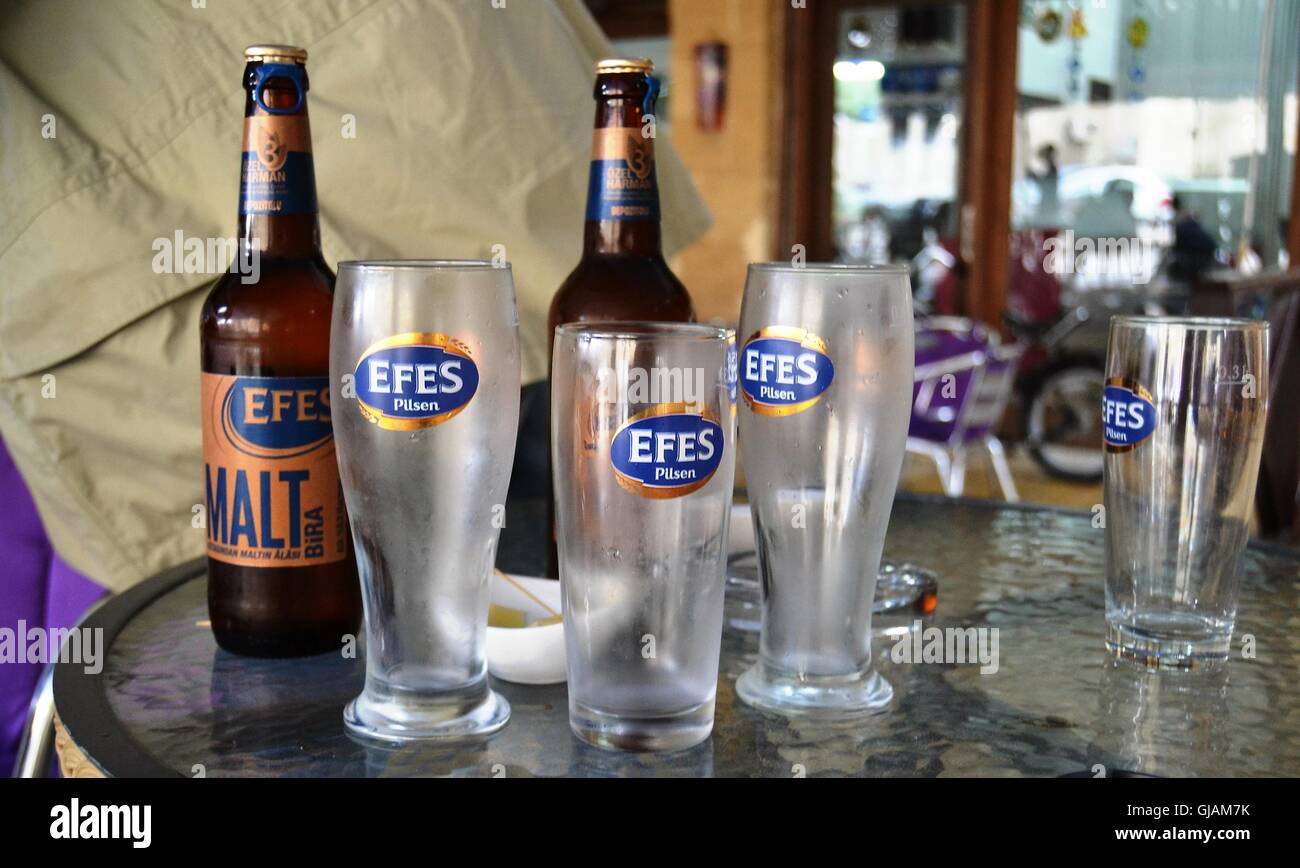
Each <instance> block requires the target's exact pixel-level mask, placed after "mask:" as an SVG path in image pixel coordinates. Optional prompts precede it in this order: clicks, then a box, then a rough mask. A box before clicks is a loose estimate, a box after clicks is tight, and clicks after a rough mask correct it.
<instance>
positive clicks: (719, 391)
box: [551, 323, 736, 750]
mask: <svg viewBox="0 0 1300 868" xmlns="http://www.w3.org/2000/svg"><path fill="white" fill-rule="evenodd" d="M727 355H728V353H727V332H726V331H725V330H723V329H720V328H712V327H709V326H703V325H684V324H673V323H569V324H566V325H561V326H560V327H559V328H557V329H556V330H555V353H554V366H553V374H552V377H551V382H552V392H551V431H552V438H551V443H552V455H553V457H554V462H555V465H554V466H555V500H556V503H557V505H558V507H559V509H558V512H557V517H558V523H557V525H556V527H557V528H558V531H559V547H560V582H561V586H562V588H563V596H564V640H565V646H566V648H567V652H568V663H569V726H570V728H571V729H572V730H573V732H574V734H576V735H577V736H578V738H580V739H582V740H583V741H586V742H589V743H591V744H594V745H597V746H599V747H605V748H612V749H619V750H680V749H682V748H686V747H690V746H691V745H694V744H697V743H698V742H701V741H703V740H704V739H707V738H708V737H709V733H710V732H711V731H712V729H713V703H714V694H715V692H716V689H717V684H718V652H719V650H720V647H721V644H722V594H723V583H724V581H725V566H726V556H727V546H726V541H727V522H728V520H729V518H730V515H731V491H732V482H733V479H734V477H735V461H736V459H735V454H736V453H735V449H734V445H735V444H734V442H733V441H734V439H735V437H734V431H735V424H734V422H733V421H732V418H731V399H730V395H729V389H728V381H727V380H728V378H727Z"/></svg>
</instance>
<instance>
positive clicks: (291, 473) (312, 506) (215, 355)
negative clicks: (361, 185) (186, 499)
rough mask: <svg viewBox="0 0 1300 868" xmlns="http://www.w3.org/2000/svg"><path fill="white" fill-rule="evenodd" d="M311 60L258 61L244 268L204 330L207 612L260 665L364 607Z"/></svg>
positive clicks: (345, 627) (349, 627)
mask: <svg viewBox="0 0 1300 868" xmlns="http://www.w3.org/2000/svg"><path fill="white" fill-rule="evenodd" d="M306 59H307V52H306V51H303V50H302V49H300V48H293V47H291V46H286V45H260V46H253V47H251V48H249V49H248V50H247V51H246V52H245V61H246V65H245V67H244V88H245V90H246V91H247V98H246V100H245V106H244V145H243V154H242V159H241V176H240V191H239V258H238V260H237V262H236V264H235V266H234V267H232V269H231V270H230V271H228V272H227V273H226V274H224V275H222V276H221V277H220V278H219V279H218V280H217V282H216V284H215V285H214V286H213V288H212V290H211V292H210V293H209V294H208V297H207V301H206V302H205V303H204V306H203V315H202V323H201V340H202V361H203V374H202V381H203V385H202V389H203V408H202V409H203V484H204V498H205V501H204V505H205V508H206V521H207V544H208V612H209V615H210V617H211V620H212V632H213V633H214V634H215V635H216V639H217V643H218V644H219V645H220V646H221V647H222V648H225V649H226V650H227V651H232V652H234V653H237V654H246V655H251V656H256V657H292V656H298V655H304V654H316V653H320V652H324V651H329V650H333V649H338V648H340V647H341V643H342V641H343V637H344V635H345V634H353V635H355V634H356V631H357V628H358V626H359V624H360V618H361V597H360V589H359V586H358V582H357V573H356V560H355V557H354V555H353V552H352V545H351V540H350V539H349V532H348V522H347V513H346V510H345V507H344V503H343V491H342V488H341V486H340V485H339V473H338V464H337V461H336V459H335V455H334V436H333V432H332V429H331V425H330V404H329V396H330V390H329V341H330V314H331V304H332V302H333V294H334V273H333V272H332V271H330V269H329V267H328V266H327V265H326V264H325V259H324V257H323V256H322V255H321V248H320V223H319V219H318V217H317V209H316V179H315V170H314V168H313V164H312V152H311V130H310V128H309V126H308V122H307V70H306V67H305V63H306Z"/></svg>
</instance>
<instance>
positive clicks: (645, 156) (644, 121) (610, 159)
mask: <svg viewBox="0 0 1300 868" xmlns="http://www.w3.org/2000/svg"><path fill="white" fill-rule="evenodd" d="M654 145H655V141H654V120H653V118H647V116H646V114H645V112H644V105H643V103H642V102H641V101H640V100H637V99H633V98H627V97H614V98H600V97H599V96H598V98H597V102H596V123H595V132H594V134H593V136H592V153H591V175H590V181H589V183H588V188H587V222H586V225H585V227H584V229H583V244H582V252H583V255H584V256H589V255H600V256H630V257H654V258H660V257H662V256H663V247H662V241H661V238H660V232H659V184H658V181H657V179H656V174H655V151H654Z"/></svg>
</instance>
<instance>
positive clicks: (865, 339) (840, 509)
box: [736, 264, 913, 717]
mask: <svg viewBox="0 0 1300 868" xmlns="http://www.w3.org/2000/svg"><path fill="white" fill-rule="evenodd" d="M739 336H740V339H741V348H740V357H739V366H740V369H739V376H740V394H741V397H742V399H743V403H744V406H743V407H742V408H741V410H740V420H739V421H740V443H741V451H742V452H743V455H742V460H743V461H744V464H745V476H746V479H747V483H748V488H749V498H750V503H751V505H752V508H753V513H754V532H755V537H756V541H757V543H758V559H759V573H760V578H761V580H762V589H763V626H762V633H761V636H760V640H759V645H760V655H759V660H758V662H757V663H756V664H755V665H754V667H753V668H751V669H749V670H748V671H747V672H745V673H744V674H743V675H742V676H741V677H740V679H739V681H738V682H737V684H736V691H737V693H738V694H739V696H740V698H741V699H743V700H744V701H745V702H748V703H749V704H751V705H754V706H757V707H759V708H764V709H767V710H770V711H776V712H779V713H784V714H805V713H808V714H817V715H819V716H822V717H838V716H856V715H859V714H864V713H872V712H876V711H881V710H884V708H886V707H887V706H888V704H889V702H890V699H891V698H892V696H893V688H891V687H890V686H889V683H888V682H886V681H885V680H884V679H883V678H881V677H880V675H879V674H878V673H877V672H876V671H875V670H874V669H873V667H872V664H871V605H872V598H873V596H874V594H875V585H876V574H877V572H878V570H879V568H880V555H881V550H882V549H883V547H884V541H885V529H886V527H887V526H888V524H889V513H890V510H891V508H892V506H893V502H894V492H895V489H896V487H897V485H898V476H899V473H900V472H901V471H902V466H903V455H904V447H905V445H906V442H907V428H908V420H909V411H910V407H911V402H912V365H913V357H912V353H913V350H912V344H913V335H912V291H911V287H910V285H909V283H908V277H907V271H906V270H905V269H903V268H892V267H883V266H840V265H814V264H809V265H805V266H792V265H784V264H756V265H751V266H750V267H749V277H748V279H747V280H746V281H745V299H744V306H743V309H742V311H741V314H740V329H739Z"/></svg>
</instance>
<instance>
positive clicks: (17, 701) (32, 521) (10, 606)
mask: <svg viewBox="0 0 1300 868" xmlns="http://www.w3.org/2000/svg"><path fill="white" fill-rule="evenodd" d="M104 594H105V591H104V589H103V588H102V587H100V586H99V585H96V584H95V583H94V582H92V581H90V579H88V578H86V577H85V576H83V575H82V574H81V573H78V572H77V571H76V570H74V569H72V568H71V567H69V566H68V565H67V564H65V563H64V562H63V561H62V560H61V559H60V558H59V557H58V555H56V554H54V551H53V549H52V548H51V547H50V541H49V538H48V537H47V536H46V535H45V529H44V527H42V525H41V520H40V517H39V516H38V515H37V513H36V505H35V504H33V503H32V498H31V494H30V493H28V491H27V486H26V485H25V484H24V483H23V480H22V477H21V476H19V475H18V469H17V468H16V467H14V463H13V459H12V458H10V457H9V452H8V450H6V449H5V447H4V443H3V441H0V627H2V628H8V629H9V630H12V631H16V630H17V629H18V622H19V621H23V622H25V623H26V626H27V627H28V628H31V627H43V628H45V629H47V630H49V629H53V628H57V627H71V626H73V625H74V624H76V623H77V621H78V620H80V618H81V615H82V613H83V612H85V611H86V609H87V608H88V607H89V606H90V604H91V603H93V602H94V601H95V600H97V599H99V598H100V597H102V596H103V595H104ZM40 674H41V665H40V664H38V663H2V664H0V777H8V776H9V775H10V774H12V772H13V767H14V761H15V758H16V754H17V748H18V740H19V739H20V738H21V737H22V731H23V724H24V723H25V722H26V720H27V708H28V706H29V704H30V703H31V698H32V691H33V690H34V689H35V687H36V681H37V679H38V678H39V677H40Z"/></svg>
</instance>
